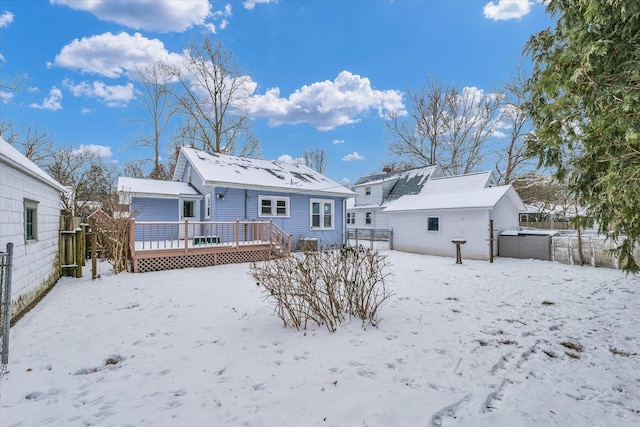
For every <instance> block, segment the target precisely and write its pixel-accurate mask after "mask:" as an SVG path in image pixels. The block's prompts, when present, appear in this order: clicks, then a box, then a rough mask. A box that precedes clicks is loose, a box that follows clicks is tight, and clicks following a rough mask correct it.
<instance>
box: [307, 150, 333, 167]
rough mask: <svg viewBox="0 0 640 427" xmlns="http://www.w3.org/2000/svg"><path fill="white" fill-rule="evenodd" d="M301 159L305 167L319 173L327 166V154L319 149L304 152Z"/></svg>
mask: <svg viewBox="0 0 640 427" xmlns="http://www.w3.org/2000/svg"><path fill="white" fill-rule="evenodd" d="M302 158H303V159H304V161H305V162H306V164H307V166H309V167H310V168H311V169H313V170H315V171H316V172H319V173H324V171H325V170H327V166H328V165H329V159H328V158H327V152H326V151H324V150H323V149H321V148H314V149H313V150H304V152H303V153H302Z"/></svg>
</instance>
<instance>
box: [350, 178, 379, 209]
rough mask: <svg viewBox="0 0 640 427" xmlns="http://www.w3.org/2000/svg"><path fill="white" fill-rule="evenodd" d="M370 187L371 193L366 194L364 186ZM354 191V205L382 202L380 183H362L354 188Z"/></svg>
mask: <svg viewBox="0 0 640 427" xmlns="http://www.w3.org/2000/svg"><path fill="white" fill-rule="evenodd" d="M367 187H368V188H371V194H369V195H367V194H366V192H365V190H366V188H367ZM354 191H355V192H356V194H357V195H356V206H367V205H379V204H380V203H382V183H377V184H373V185H362V186H361V187H360V186H359V187H357V188H355V189H354Z"/></svg>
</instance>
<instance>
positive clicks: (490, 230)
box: [489, 219, 494, 263]
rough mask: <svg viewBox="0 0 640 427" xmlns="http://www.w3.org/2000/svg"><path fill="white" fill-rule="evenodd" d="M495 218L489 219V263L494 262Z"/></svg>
mask: <svg viewBox="0 0 640 427" xmlns="http://www.w3.org/2000/svg"><path fill="white" fill-rule="evenodd" d="M493 240H494V239H493V220H492V219H490V220H489V263H492V262H493Z"/></svg>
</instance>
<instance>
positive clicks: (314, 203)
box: [311, 199, 334, 230]
mask: <svg viewBox="0 0 640 427" xmlns="http://www.w3.org/2000/svg"><path fill="white" fill-rule="evenodd" d="M333 208H334V205H333V200H322V199H311V228H312V229H326V230H329V229H333V227H334V225H333V210H334V209H333Z"/></svg>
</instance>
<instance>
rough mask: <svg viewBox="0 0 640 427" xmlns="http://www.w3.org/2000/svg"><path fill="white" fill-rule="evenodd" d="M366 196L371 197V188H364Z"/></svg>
mask: <svg viewBox="0 0 640 427" xmlns="http://www.w3.org/2000/svg"><path fill="white" fill-rule="evenodd" d="M364 195H365V196H370V195H371V187H365V188H364Z"/></svg>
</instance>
